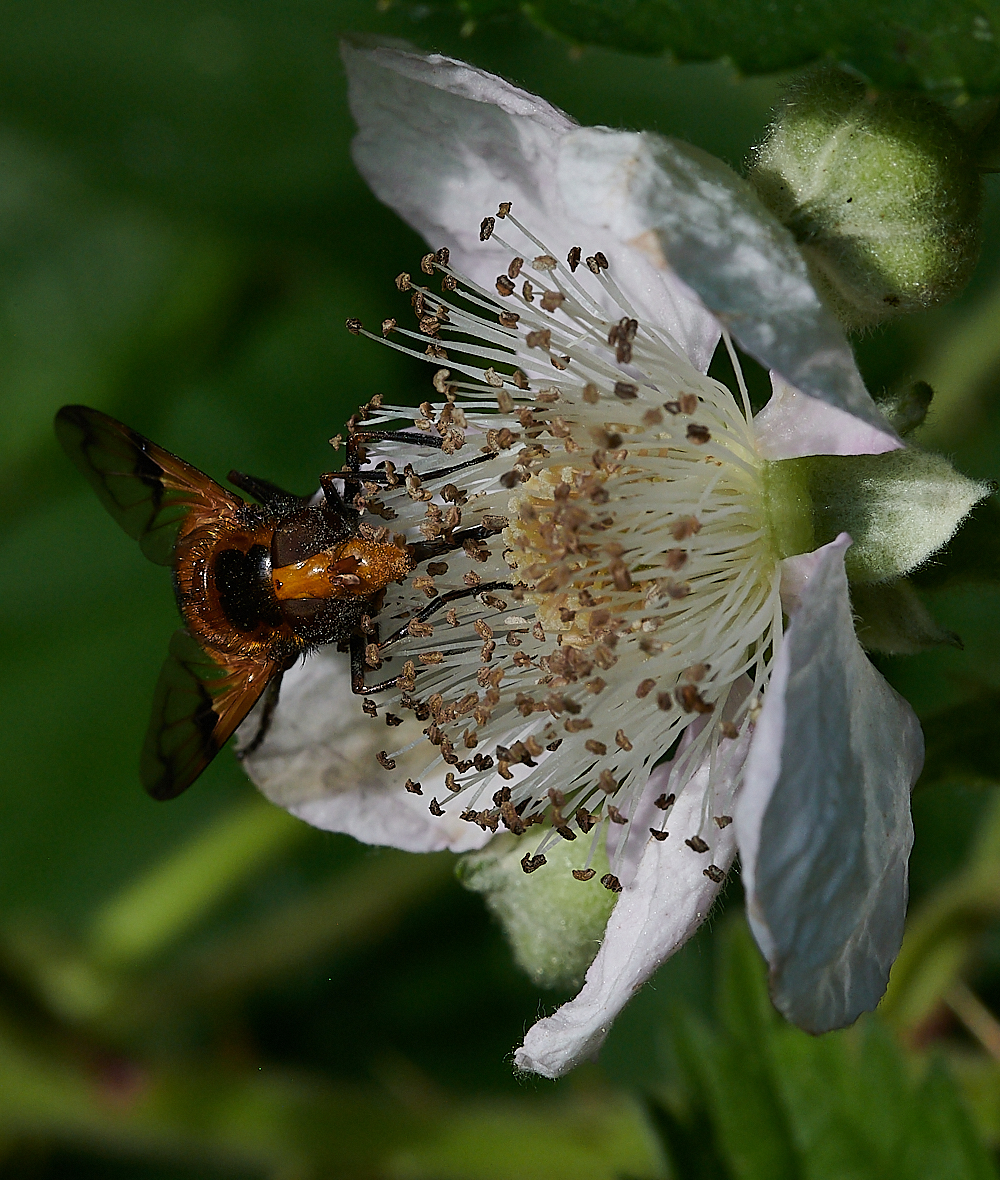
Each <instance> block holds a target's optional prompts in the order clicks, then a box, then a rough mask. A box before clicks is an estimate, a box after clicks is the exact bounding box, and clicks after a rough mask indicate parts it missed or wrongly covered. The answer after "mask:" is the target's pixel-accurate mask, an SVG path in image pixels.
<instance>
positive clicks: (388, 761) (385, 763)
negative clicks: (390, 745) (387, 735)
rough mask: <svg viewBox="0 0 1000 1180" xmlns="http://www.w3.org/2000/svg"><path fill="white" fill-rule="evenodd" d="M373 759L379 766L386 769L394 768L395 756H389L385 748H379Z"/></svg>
mask: <svg viewBox="0 0 1000 1180" xmlns="http://www.w3.org/2000/svg"><path fill="white" fill-rule="evenodd" d="M375 761H376V762H377V763H378V764H379V766H382V767H384V768H385V769H386V770H395V769H396V760H395V758H390V757H389V755H388V754H387V753H386V752H385V750H379V752H378V753H377V754H376V755H375Z"/></svg>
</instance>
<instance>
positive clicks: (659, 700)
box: [656, 692, 674, 713]
mask: <svg viewBox="0 0 1000 1180" xmlns="http://www.w3.org/2000/svg"><path fill="white" fill-rule="evenodd" d="M656 707H657V708H658V709H662V710H663V711H664V713H669V712H670V710H671V709H672V708H673V707H674V700H673V697H672V696H671V695H670V693H669V692H661V693H658V694H657V697H656Z"/></svg>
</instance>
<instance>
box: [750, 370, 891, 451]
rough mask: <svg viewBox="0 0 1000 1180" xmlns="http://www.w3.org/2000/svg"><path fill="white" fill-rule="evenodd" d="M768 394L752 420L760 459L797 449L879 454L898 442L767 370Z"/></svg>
mask: <svg viewBox="0 0 1000 1180" xmlns="http://www.w3.org/2000/svg"><path fill="white" fill-rule="evenodd" d="M771 389H772V393H771V400H770V401H769V402H768V403H767V405H766V406H765V407H764V408H763V409H762V410H761V412H760V413H759V414H758V415H757V416H756V417H755V418H754V420H753V428H754V434H755V435H756V437H757V450H758V451H759V452H760V454H761V455H762V456H763V457H764V458H765V459H799V458H801V457H802V456H803V455H883V454H885V452H886V451H896V450H899V449H900V448H901V447H902V446H903V442H902V440H901V439H899V438H898V437H897V436H896V435H895V434H893V433H889V432H887V431H886V429H884V428H880V427H878V426H873V425H871V423H869V422H865V421H863V420H862V419H861V418H856V417H855V416H854V415H853V414H849V413H847V411H846V410H841V409H838V407H837V406H832V405H830V404H829V403H827V402H821V401H818V400H817V399H816V398H814V397H807V396H806V395H805V394H804V393H800V392H799V391H798V390H797V389H796V388H795V387H794V386H792V385H789V384H788V382H787V381H785V380H784V378H782V377H781V376H780V375H779V374H777V373H775V372H772V373H771Z"/></svg>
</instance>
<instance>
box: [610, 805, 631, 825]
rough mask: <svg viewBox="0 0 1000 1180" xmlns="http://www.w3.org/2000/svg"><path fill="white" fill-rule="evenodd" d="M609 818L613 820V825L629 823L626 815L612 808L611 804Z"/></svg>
mask: <svg viewBox="0 0 1000 1180" xmlns="http://www.w3.org/2000/svg"><path fill="white" fill-rule="evenodd" d="M608 818H609V819H610V820H611V822H612V823H613V824H627V823H628V820H627V819H626V818H625V816H624V815H622V813H621V812H620V811H619V810H618V808H617V807H614V806H612V805H611V804H610V803H609V804H608Z"/></svg>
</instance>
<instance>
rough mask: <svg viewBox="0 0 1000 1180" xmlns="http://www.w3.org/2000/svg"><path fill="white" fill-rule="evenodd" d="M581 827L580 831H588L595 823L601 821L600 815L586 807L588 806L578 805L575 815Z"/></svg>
mask: <svg viewBox="0 0 1000 1180" xmlns="http://www.w3.org/2000/svg"><path fill="white" fill-rule="evenodd" d="M573 818H574V819H575V820H576V822H577V824H578V825H579V827H580V831H581V832H584V833H587V832H589V831H590V829H591V828H592V827H594V825H595V824H597V823H598V822H599V820H598V817H597V816H596V815H594V814H593V812H590V811H588V810H587V809H586V807H578V808H577V809H576V813H575V815H574V817H573Z"/></svg>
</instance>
